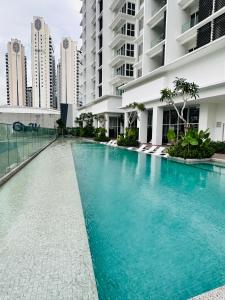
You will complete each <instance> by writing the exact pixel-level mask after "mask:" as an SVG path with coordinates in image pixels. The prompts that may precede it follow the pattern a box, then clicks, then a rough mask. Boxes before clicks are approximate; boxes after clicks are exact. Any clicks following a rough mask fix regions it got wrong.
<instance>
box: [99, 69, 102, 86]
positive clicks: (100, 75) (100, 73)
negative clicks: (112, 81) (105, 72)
mask: <svg viewBox="0 0 225 300" xmlns="http://www.w3.org/2000/svg"><path fill="white" fill-rule="evenodd" d="M98 83H99V84H100V83H102V69H100V70H98Z"/></svg>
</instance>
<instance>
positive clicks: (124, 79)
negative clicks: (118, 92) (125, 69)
mask: <svg viewBox="0 0 225 300" xmlns="http://www.w3.org/2000/svg"><path fill="white" fill-rule="evenodd" d="M133 79H134V76H132V77H131V76H125V75H121V74H117V73H113V75H112V79H111V81H110V82H111V84H113V85H114V84H117V85H118V84H119V85H123V84H127V83H128V82H130V81H132V80H133Z"/></svg>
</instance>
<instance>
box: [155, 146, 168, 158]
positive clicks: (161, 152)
mask: <svg viewBox="0 0 225 300" xmlns="http://www.w3.org/2000/svg"><path fill="white" fill-rule="evenodd" d="M165 150H166V148H165V147H159V149H157V150H156V151H155V152H154V155H159V156H160V155H161V156H164V155H166V153H165Z"/></svg>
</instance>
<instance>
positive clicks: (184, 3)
mask: <svg viewBox="0 0 225 300" xmlns="http://www.w3.org/2000/svg"><path fill="white" fill-rule="evenodd" d="M195 3H196V0H178V4H179V5H180V7H181V8H182V9H183V10H185V9H187V8H190V7H191V6H192V5H195Z"/></svg>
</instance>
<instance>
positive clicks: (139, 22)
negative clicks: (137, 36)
mask: <svg viewBox="0 0 225 300" xmlns="http://www.w3.org/2000/svg"><path fill="white" fill-rule="evenodd" d="M138 27H139V33H140V32H141V31H142V29H143V27H144V18H141V19H140V20H139V21H138Z"/></svg>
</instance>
